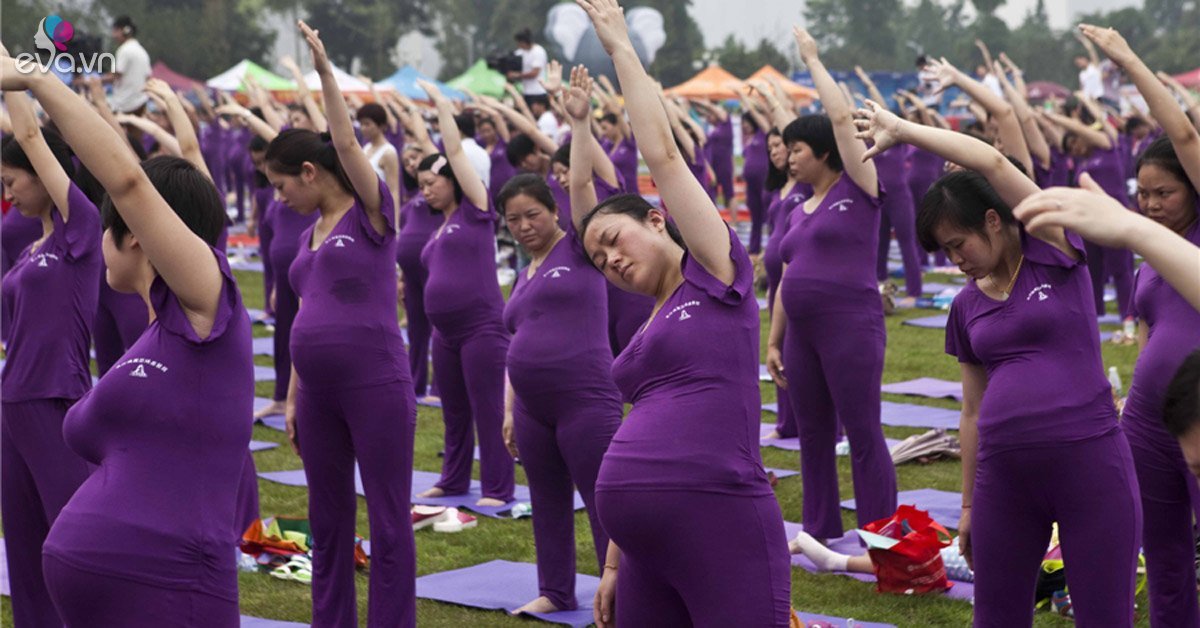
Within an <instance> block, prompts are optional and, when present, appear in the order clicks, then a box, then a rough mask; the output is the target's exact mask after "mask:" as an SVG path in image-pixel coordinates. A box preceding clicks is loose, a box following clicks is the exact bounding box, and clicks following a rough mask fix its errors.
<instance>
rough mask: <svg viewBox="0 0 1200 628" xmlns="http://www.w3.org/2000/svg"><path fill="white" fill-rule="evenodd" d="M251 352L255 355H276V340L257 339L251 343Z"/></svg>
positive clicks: (268, 338)
mask: <svg viewBox="0 0 1200 628" xmlns="http://www.w3.org/2000/svg"><path fill="white" fill-rule="evenodd" d="M250 350H251V351H253V352H254V355H275V339H274V338H272V337H270V336H267V337H266V338H255V339H253V340H251V341H250Z"/></svg>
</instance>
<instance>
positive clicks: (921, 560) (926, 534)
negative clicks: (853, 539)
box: [863, 505, 952, 595]
mask: <svg viewBox="0 0 1200 628" xmlns="http://www.w3.org/2000/svg"><path fill="white" fill-rule="evenodd" d="M863 529H864V530H865V531H867V532H870V533H873V534H876V535H879V537H883V538H878V537H870V536H864V540H866V541H867V547H868V548H869V549H868V550H867V551H868V552H869V553H870V555H871V564H872V566H873V567H874V568H875V577H876V578H877V579H878V583H877V584H876V587H875V588H876V590H877V591H879V592H880V593H904V594H909V595H911V594H915V593H940V592H942V591H945V590H947V589H949V588H950V587H951V586H952V585H951V582H950V581H949V580H947V579H946V566H945V564H943V563H942V553H941V552H942V548H944V547H948V546H949V545H950V543H951V542H952V541H951V538H950V533H949V532H947V531H946V528H944V527H942V525H941V524H940V523H938V522H936V521H934V520H933V518H931V517H930V516H929V513H927V512H925V511H923V510H917V509H916V508H915V507H913V506H907V505H902V506H900V507H899V508H897V509H896V513H895V514H893V515H892V516H891V517H887V518H885V519H880V520H878V521H872V522H871V523H868V524H867V525H865V526H863Z"/></svg>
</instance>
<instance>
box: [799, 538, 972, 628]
mask: <svg viewBox="0 0 1200 628" xmlns="http://www.w3.org/2000/svg"><path fill="white" fill-rule="evenodd" d="M783 529H784V531H785V532H786V533H787V538H788V540H789V541H790V540H792V539H794V538H796V534H797V533H798V532H800V531H801V530H803V529H804V526H802V525H800V524H798V523H792V522H790V521H784V522H783ZM827 547H828V548H829V549H831V550H833V551H835V552H837V553H839V554H847V555H849V556H858V555H860V554H865V553H867V551H866V548H864V547H863V546H862V544H861V543H860V542H859V537H858V533H857V532H855V531H854V530H850V531H849V532H847V533H846V534H844V535H842V537H841V538H839V539H835V540H832V541H830V542H829V544H828V545H827ZM792 566H793V567H799V568H801V569H803V570H805V571H807V572H809V573H832V574H837V575H839V576H848V577H850V578H854V579H855V580H859V581H861V582H875V575H874V574H867V573H855V572H850V571H821V570H819V569H817V566H816V565H814V564H813V562H812V561H810V560H809V559H807V558H805V556H804V555H803V554H792ZM945 595H946V597H948V598H951V599H954V600H968V601H969V600H971V599H972V598H974V597H975V585H974V583H971V582H958V581H954V586H952V587H950V590H949V591H946V593H945ZM800 616H801V617H805V615H804V614H803V613H800ZM834 625H835V626H837V625H839V624H836V623H835V624H834ZM858 625H860V626H874V625H883V624H868V623H859V624H858Z"/></svg>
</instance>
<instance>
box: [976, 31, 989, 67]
mask: <svg viewBox="0 0 1200 628" xmlns="http://www.w3.org/2000/svg"><path fill="white" fill-rule="evenodd" d="M975 47H976V48H978V49H979V54H981V55H983V67H985V68H987V69H988V71H989V72H990V71H992V67H993V61H992V52H991V51H990V50H988V47H987V44H985V43H983V40H982V39H976V40H975Z"/></svg>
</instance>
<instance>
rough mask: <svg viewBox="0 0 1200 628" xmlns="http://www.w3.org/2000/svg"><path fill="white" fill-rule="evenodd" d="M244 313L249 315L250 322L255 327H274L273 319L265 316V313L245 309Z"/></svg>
mask: <svg viewBox="0 0 1200 628" xmlns="http://www.w3.org/2000/svg"><path fill="white" fill-rule="evenodd" d="M246 313H247V314H249V315H250V322H251V323H254V324H255V325H274V324H275V317H273V316H266V312H264V311H262V310H257V309H254V308H246Z"/></svg>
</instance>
